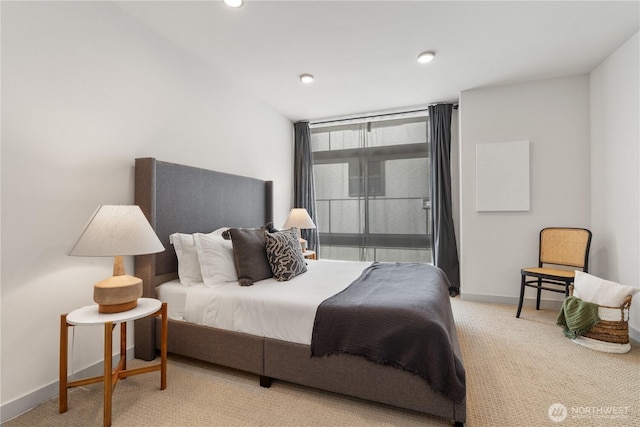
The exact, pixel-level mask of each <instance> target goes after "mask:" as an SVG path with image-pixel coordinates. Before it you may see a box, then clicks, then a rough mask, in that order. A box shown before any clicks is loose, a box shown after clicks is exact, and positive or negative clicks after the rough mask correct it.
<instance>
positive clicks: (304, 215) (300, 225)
mask: <svg viewBox="0 0 640 427" xmlns="http://www.w3.org/2000/svg"><path fill="white" fill-rule="evenodd" d="M291 227H296V228H297V229H299V230H305V229H309V228H316V225H315V224H314V223H313V220H312V219H311V217H310V216H309V213H308V212H307V210H306V209H304V208H293V209H291V212H289V216H288V217H287V220H286V221H285V223H284V228H291Z"/></svg>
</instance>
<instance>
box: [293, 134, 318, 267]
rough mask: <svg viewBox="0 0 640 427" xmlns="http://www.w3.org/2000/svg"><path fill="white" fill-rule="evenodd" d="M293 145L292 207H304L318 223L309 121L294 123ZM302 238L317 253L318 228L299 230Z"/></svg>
mask: <svg viewBox="0 0 640 427" xmlns="http://www.w3.org/2000/svg"><path fill="white" fill-rule="evenodd" d="M294 129H295V141H294V143H295V146H294V150H293V152H294V161H293V174H294V175H293V194H294V196H293V203H294V206H293V207H294V208H305V209H306V210H307V212H309V216H310V217H311V219H312V220H313V223H314V224H316V226H317V225H318V220H317V216H316V189H315V184H314V181H313V158H312V153H311V130H310V129H309V122H298V123H296V124H294ZM301 235H302V238H303V239H306V240H307V247H308V248H309V249H310V250H312V251H316V255H319V254H320V252H319V249H320V241H319V239H318V229H317V228H313V229H310V230H301Z"/></svg>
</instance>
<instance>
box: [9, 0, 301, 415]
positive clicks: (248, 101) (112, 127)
mask: <svg viewBox="0 0 640 427" xmlns="http://www.w3.org/2000/svg"><path fill="white" fill-rule="evenodd" d="M1 7H2V15H1V18H2V22H1V24H2V124H3V126H2V164H1V171H2V180H1V182H2V217H1V219H2V281H1V285H2V289H1V292H2V298H1V299H2V303H1V304H2V306H1V308H2V331H1V332H2V335H1V336H2V349H1V359H0V360H1V363H2V379H1V389H2V396H1V399H2V405H3V413H2V417H3V420H4V419H6V418H7V417H9V416H11V415H16V414H11V413H10V412H11V410H15V408H16V406H15V405H14V406H11V405H7V403H11V402H16V401H17V400H20V399H19V398H21V396H25V395H30V394H31V393H32V392H35V391H37V390H41V389H42V388H43V387H45V386H47V385H50V384H53V383H55V382H56V381H57V378H58V349H59V347H58V346H59V344H58V339H59V316H60V315H61V314H62V313H66V312H69V311H71V310H73V309H75V308H77V307H80V306H83V305H87V304H91V303H92V302H93V301H92V285H93V283H94V282H96V281H99V280H101V279H103V278H105V277H107V276H109V275H111V268H112V262H113V261H112V260H111V259H106V258H105V259H102V258H76V257H68V256H66V255H65V253H66V251H67V250H68V249H69V247H70V245H71V244H72V243H73V241H74V239H75V238H77V235H78V233H79V232H80V230H81V228H82V227H83V226H84V224H85V223H86V221H87V220H88V218H89V216H90V215H91V213H93V211H94V210H95V209H96V208H97V206H98V205H99V204H129V203H133V164H134V159H135V158H136V157H146V156H149V157H156V158H158V159H160V160H165V161H170V162H175V163H183V164H189V165H194V166H199V167H204V168H209V169H215V170H219V171H223V172H230V173H235V174H241V175H247V176H251V177H256V178H261V179H272V180H273V181H274V189H275V203H274V205H275V206H274V207H275V218H274V219H275V221H276V222H277V223H281V222H284V220H285V218H286V215H287V213H288V210H289V208H290V206H291V191H292V163H293V150H292V147H293V137H292V134H293V132H292V124H291V122H290V121H289V120H287V119H286V118H285V117H283V116H281V115H280V114H278V113H276V112H275V111H274V110H272V109H271V108H269V107H268V106H266V105H264V104H262V103H261V101H258V100H257V99H256V98H254V97H253V96H251V95H248V94H247V93H245V92H243V90H241V89H240V88H238V87H237V86H235V85H234V84H233V83H232V82H230V81H228V80H226V79H224V78H223V77H221V76H220V75H219V74H218V73H217V72H216V71H215V70H213V69H211V68H208V67H207V66H205V65H203V64H202V63H200V62H198V61H197V60H195V59H194V58H192V57H190V56H188V54H186V53H184V52H181V51H178V50H176V49H175V48H174V47H173V46H172V45H169V44H168V43H166V42H164V41H163V39H161V38H159V37H157V36H155V35H154V34H153V33H151V32H148V31H147V30H146V29H145V28H143V27H142V26H140V24H139V23H137V22H136V21H134V20H133V19H131V18H130V17H128V16H127V15H125V14H124V13H123V12H121V11H120V10H119V9H118V8H116V7H114V6H113V5H111V4H109V3H105V2H55V3H47V2H42V3H30V2H2V6H1ZM127 266H128V271H129V272H132V268H133V263H132V260H128V261H127ZM76 329H77V331H76V334H75V344H74V352H73V359H74V362H73V369H74V371H79V370H81V369H83V368H85V367H87V366H89V365H92V364H95V363H97V362H99V361H101V359H102V358H101V352H102V349H101V348H102V329H101V328H97V329H93V328H76ZM131 329H133V328H131ZM131 335H132V334H131ZM116 340H117V337H116ZM114 348H115V347H114ZM49 389H51V387H49ZM53 390H54V394H53V395H56V394H57V390H55V389H53ZM45 397H46V396H45ZM48 397H52V396H48ZM35 403H38V402H35ZM8 412H9V413H8Z"/></svg>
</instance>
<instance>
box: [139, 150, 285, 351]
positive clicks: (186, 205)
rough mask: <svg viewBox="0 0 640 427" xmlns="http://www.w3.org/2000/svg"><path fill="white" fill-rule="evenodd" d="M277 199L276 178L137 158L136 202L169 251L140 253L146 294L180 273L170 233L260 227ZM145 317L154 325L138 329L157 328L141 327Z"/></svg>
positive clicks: (140, 264)
mask: <svg viewBox="0 0 640 427" xmlns="http://www.w3.org/2000/svg"><path fill="white" fill-rule="evenodd" d="M272 200H273V183H272V181H262V180H259V179H255V178H247V177H243V176H238V175H232V174H228V173H222V172H214V171H210V170H206V169H201V168H196V167H191V166H184V165H178V164H174V163H168V162H161V161H158V160H156V159H154V158H149V157H147V158H140V159H136V165H135V203H136V204H137V205H138V206H140V208H141V209H142V212H144V214H145V215H146V216H147V219H148V220H149V222H150V223H151V226H152V227H153V228H154V230H155V231H156V234H157V235H158V237H159V238H160V241H161V242H162V244H163V245H164V247H165V250H164V252H161V253H158V254H152V255H143V256H137V257H135V275H136V277H139V278H141V279H142V280H143V286H144V296H145V297H150V298H155V296H156V294H155V287H156V286H157V285H159V284H161V283H163V282H166V281H167V280H171V279H174V278H176V277H177V271H178V262H177V258H176V254H175V251H174V250H173V246H172V245H171V244H169V235H170V234H172V233H175V232H180V233H196V232H200V233H207V232H211V231H213V230H215V229H217V228H220V227H260V226H262V225H264V224H266V223H267V222H269V221H272V220H273V201H272ZM143 320H144V319H143ZM145 323H146V324H148V325H149V326H148V327H149V328H152V326H151V325H152V322H136V335H138V334H139V333H153V331H152V330H148V331H143V330H140V331H139V329H141V326H139V325H143V324H145ZM145 328H146V326H145ZM152 336H153V335H152ZM149 341H150V342H151V341H152V340H149ZM137 342H138V340H137V339H136V343H137ZM147 351H155V349H151V348H149V349H147ZM137 354H138V345H137V344H136V355H137Z"/></svg>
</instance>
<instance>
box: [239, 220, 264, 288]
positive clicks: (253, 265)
mask: <svg viewBox="0 0 640 427" xmlns="http://www.w3.org/2000/svg"><path fill="white" fill-rule="evenodd" d="M229 234H230V236H231V244H232V245H233V260H234V263H235V265H236V272H237V273H238V283H240V285H242V286H250V285H253V283H254V282H257V281H258V280H263V279H268V278H270V277H273V273H271V267H269V261H268V260H267V255H266V251H265V231H264V229H260V228H231V229H230V230H229Z"/></svg>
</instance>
